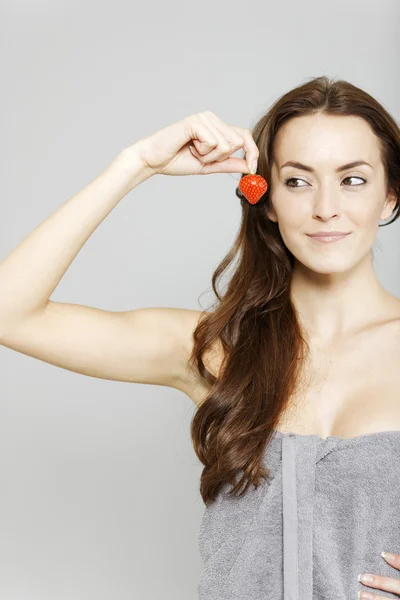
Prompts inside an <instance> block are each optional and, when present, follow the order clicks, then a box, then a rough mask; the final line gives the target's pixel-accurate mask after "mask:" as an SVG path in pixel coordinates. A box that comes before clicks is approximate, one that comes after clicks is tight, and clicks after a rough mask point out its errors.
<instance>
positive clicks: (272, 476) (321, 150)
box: [0, 77, 400, 600]
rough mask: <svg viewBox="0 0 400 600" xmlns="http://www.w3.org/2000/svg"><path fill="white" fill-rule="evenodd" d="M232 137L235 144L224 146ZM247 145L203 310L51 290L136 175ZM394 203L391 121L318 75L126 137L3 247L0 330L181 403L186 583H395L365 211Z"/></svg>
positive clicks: (389, 353)
mask: <svg viewBox="0 0 400 600" xmlns="http://www.w3.org/2000/svg"><path fill="white" fill-rule="evenodd" d="M240 148H243V149H244V151H245V159H241V158H237V157H232V156H231V155H232V154H233V153H234V152H236V151H237V150H239V149H240ZM254 159H255V160H256V161H257V160H258V173H259V174H260V175H262V176H263V177H264V178H265V179H266V180H267V182H268V189H267V192H266V193H265V195H264V197H263V198H262V201H260V202H259V203H258V204H256V205H254V206H252V205H249V203H247V201H246V200H245V199H244V198H243V197H242V207H243V213H242V222H241V227H240V232H239V234H238V237H237V239H236V240H235V243H234V245H233V248H232V250H231V251H230V252H229V253H228V255H227V256H226V257H225V258H224V260H223V261H222V262H221V264H220V265H219V266H218V268H217V269H216V271H215V273H214V274H213V278H212V281H213V288H214V291H215V293H216V295H217V302H216V304H215V306H214V307H213V310H212V311H209V312H205V311H203V312H201V311H195V310H185V309H170V308H148V309H140V310H133V311H124V312H108V311H104V310H100V309H97V308H92V307H86V306H79V305H70V304H62V303H58V302H53V301H51V300H50V299H49V298H50V296H51V294H52V293H53V291H54V289H55V288H56V286H57V285H58V283H59V281H60V279H61V278H62V276H63V275H64V273H65V271H66V270H67V268H68V266H69V265H70V264H71V262H72V261H73V259H74V258H75V256H76V254H77V253H78V252H79V250H80V249H81V248H82V246H83V245H84V243H85V242H86V241H87V239H88V238H89V236H90V235H91V234H92V233H93V231H94V230H95V229H96V228H97V226H98V225H99V224H100V223H101V222H102V221H103V219H104V218H105V217H106V216H107V215H108V214H109V213H110V211H111V210H112V209H113V208H114V207H115V206H116V205H117V204H118V202H119V201H120V200H121V199H122V198H123V197H124V196H125V195H126V194H127V193H128V192H130V191H131V190H133V189H134V188H135V187H136V186H137V185H139V184H140V183H142V182H143V181H145V180H146V179H148V178H150V177H151V176H152V175H155V174H164V175H193V174H201V175H202V174H212V173H233V172H240V173H242V175H244V174H247V173H248V172H249V170H250V169H251V163H252V162H253V160H254ZM236 193H237V195H238V196H241V194H240V192H239V190H237V192H236ZM399 206H400V131H399V127H398V125H397V124H396V122H395V120H394V119H393V118H392V117H391V116H390V115H389V114H388V113H387V111H386V110H385V109H384V107H383V106H382V105H381V104H379V103H378V102H377V100H375V99H374V98H372V97H371V96H370V95H369V94H367V93H366V92H364V91H363V90H360V89H359V88H357V87H355V86H353V85H352V84H350V83H348V82H346V81H334V80H329V79H328V78H327V77H319V78H316V79H313V80H311V81H309V82H307V83H305V84H303V85H301V86H299V87H297V88H295V89H293V90H291V91H290V92H288V93H287V94H285V95H284V96H283V97H282V98H280V99H279V100H278V101H277V102H276V103H275V104H274V105H273V106H272V107H271V108H270V110H269V111H268V113H267V114H266V115H265V116H263V117H262V118H261V119H260V120H259V121H258V123H257V124H256V126H255V127H254V129H253V131H252V132H250V131H249V130H248V129H242V128H239V127H236V126H228V125H226V124H225V123H224V122H222V121H221V120H220V119H219V118H218V117H217V116H216V115H215V114H214V113H213V112H210V111H206V112H204V113H200V114H197V115H191V116H189V117H186V118H185V119H183V120H182V121H180V122H178V123H174V124H173V125H171V126H169V127H167V128H165V129H163V130H161V131H158V132H156V133H155V134H153V135H152V136H149V137H147V138H144V139H142V140H139V141H138V142H136V143H135V144H133V145H132V146H130V147H128V148H126V149H124V150H123V151H122V152H121V153H120V154H119V155H118V156H117V157H116V159H115V160H114V161H113V162H112V163H111V164H110V165H109V167H108V168H107V169H106V170H105V171H104V172H103V173H101V174H100V175H99V176H98V177H97V178H96V179H95V180H94V181H93V182H91V183H90V184H89V185H88V186H86V187H85V188H84V189H83V190H82V191H81V192H79V193H78V194H77V195H76V196H75V197H73V198H72V199H70V200H69V201H68V202H66V203H65V204H64V205H63V206H62V207H61V208H60V209H58V210H57V211H56V212H55V213H54V214H53V215H51V216H50V217H49V218H47V219H46V220H45V221H44V222H43V223H41V225H40V226H39V227H37V228H36V229H35V230H34V231H33V232H32V233H30V235H28V236H27V238H26V239H25V240H24V241H23V242H22V243H21V244H20V245H19V246H18V247H17V248H16V249H15V250H14V251H13V252H12V253H11V254H10V255H9V256H8V257H7V258H6V259H5V260H4V261H3V262H2V263H1V265H0V285H1V289H2V294H1V301H0V302H1V305H0V316H1V338H0V340H1V343H2V344H3V345H4V346H6V347H9V348H12V349H14V350H16V351H19V352H23V353H24V354H28V355H29V356H33V357H36V358H38V359H40V360H44V361H46V362H48V363H51V364H54V365H56V366H59V367H62V368H65V369H69V370H72V371H76V372H79V373H82V374H86V375H90V376H92V377H100V378H104V379H113V380H118V381H131V382H136V383H150V384H155V385H166V386H171V387H174V388H177V389H180V390H182V391H184V392H185V393H186V394H187V395H188V396H189V397H190V398H191V399H192V400H193V401H194V402H195V404H196V405H197V406H198V410H197V411H196V414H195V415H194V418H193V422H192V429H191V432H192V438H193V443H194V447H195V450H196V453H197V455H198V457H199V459H200V460H201V462H202V463H203V465H204V469H203V473H202V477H201V485H200V491H201V494H202V498H203V500H204V502H205V504H206V510H205V513H204V516H203V520H202V523H201V529H200V535H199V543H200V550H201V554H202V557H203V560H204V571H203V573H202V576H201V579H200V581H199V584H198V593H199V597H200V598H201V599H202V600H206V599H207V600H217V599H218V600H223V599H226V600H227V599H230V600H233V599H234V598H235V599H239V598H240V600H260V599H261V598H271V600H272V599H273V600H278V598H282V597H283V598H284V599H285V600H295V599H296V600H303V599H304V600H311V599H315V598H317V599H319V600H322V599H324V600H325V599H326V600H328V599H329V600H333V598H334V599H335V600H344V599H347V598H352V597H355V596H356V593H357V592H359V591H361V590H364V591H370V592H376V595H375V596H373V597H374V598H380V597H400V579H399V573H398V569H400V556H399V555H400V510H399V501H398V500H399V491H398V490H399V485H400V405H399V399H398V390H399V387H400V372H399V368H398V361H399V357H400V300H399V299H398V298H397V297H395V296H393V295H392V294H390V293H388V292H387V291H386V290H385V289H384V288H383V287H382V286H381V285H380V284H379V282H378V280H377V278H376V275H375V273H374V269H373V264H372V259H373V254H372V245H373V243H374V240H375V236H376V232H377V228H378V226H379V221H380V220H386V219H388V218H390V219H391V221H390V222H393V221H394V220H395V219H397V218H398V216H399V214H400V213H399V210H400V208H399ZM332 232H339V233H340V234H341V235H340V236H339V237H336V238H334V239H333V238H332V237H325V238H321V237H318V235H320V234H332ZM316 234H317V237H313V236H315V235H316ZM236 257H238V259H239V260H238V263H237V265H236V266H235V269H234V272H233V274H232V276H231V278H230V280H229V283H228V286H227V289H226V291H225V292H224V294H220V293H219V292H218V291H217V287H216V282H217V280H218V279H219V278H220V277H221V275H222V274H223V273H224V272H225V271H226V269H227V268H228V267H229V266H230V265H231V263H232V262H233V261H234V259H235V258H236ZM230 488H232V489H230ZM239 491H240V493H237V492H239ZM382 550H391V551H392V552H395V553H397V554H396V555H395V559H394V560H390V559H387V561H386V562H385V561H384V560H383V558H382V557H381V552H382ZM361 572H368V573H372V574H373V575H374V580H373V582H369V583H368V584H365V585H363V584H361V582H360V581H359V580H358V574H359V573H361ZM373 588H376V589H375V590H374V589H373Z"/></svg>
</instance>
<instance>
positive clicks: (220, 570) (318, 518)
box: [197, 431, 400, 600]
mask: <svg viewBox="0 0 400 600" xmlns="http://www.w3.org/2000/svg"><path fill="white" fill-rule="evenodd" d="M263 461H264V462H265V464H266V465H267V466H268V467H269V468H270V469H271V473H272V477H271V478H270V479H269V480H266V481H265V480H262V483H261V484H260V485H259V487H258V489H257V490H256V489H254V487H253V486H250V488H249V489H248V491H247V493H246V495H245V496H244V497H242V498H235V497H231V496H229V495H228V492H229V490H230V489H231V486H230V485H229V484H225V485H223V486H222V487H221V490H220V492H219V494H218V496H217V499H216V501H215V502H214V503H212V504H210V505H209V506H208V507H206V508H205V511H204V514H203V518H202V521H201V525H200V531H199V534H198V542H199V549H200V555H201V557H202V560H203V567H204V568H203V572H202V574H201V577H200V579H199V581H198V584H197V592H198V598H199V600H356V598H357V592H358V591H359V590H365V591H370V592H372V593H375V594H377V595H380V596H382V597H385V598H386V597H387V598H398V597H399V596H398V595H397V594H393V593H390V592H385V591H382V590H376V589H375V588H372V587H369V586H368V585H366V584H362V583H360V582H359V581H358V575H359V573H373V574H377V575H384V576H389V577H394V578H399V579H400V571H398V570H397V569H395V568H394V567H391V566H390V565H389V563H387V562H386V561H385V559H384V558H383V557H382V556H381V552H382V551H383V550H385V551H387V552H393V553H395V554H400V431H383V432H378V433H371V434H366V435H361V436H358V437H354V438H342V437H338V436H331V437H328V438H326V439H322V438H320V437H319V436H317V435H302V434H292V433H281V432H279V431H275V433H274V436H273V438H272V439H271V442H270V444H269V445H268V446H267V447H266V449H265V452H264V455H263Z"/></svg>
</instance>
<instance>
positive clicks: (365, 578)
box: [358, 573, 374, 583]
mask: <svg viewBox="0 0 400 600" xmlns="http://www.w3.org/2000/svg"><path fill="white" fill-rule="evenodd" d="M373 580H374V578H373V577H372V575H369V574H368V573H366V574H365V575H363V574H361V573H360V575H359V576H358V581H362V583H372V581H373Z"/></svg>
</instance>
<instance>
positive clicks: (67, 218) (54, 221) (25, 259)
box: [0, 146, 151, 324]
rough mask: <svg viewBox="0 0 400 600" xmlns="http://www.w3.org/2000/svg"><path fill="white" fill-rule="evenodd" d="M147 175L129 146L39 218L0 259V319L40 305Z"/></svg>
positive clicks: (6, 319) (24, 313)
mask: <svg viewBox="0 0 400 600" xmlns="http://www.w3.org/2000/svg"><path fill="white" fill-rule="evenodd" d="M150 176H151V175H150V174H149V173H148V172H147V171H145V170H144V169H143V167H142V165H141V163H140V160H139V159H138V158H137V155H136V154H135V152H134V148H133V147H132V146H131V147H130V148H128V149H124V150H123V151H122V152H120V153H119V154H118V156H117V157H116V158H115V159H114V160H113V161H112V162H111V163H110V164H109V165H108V166H107V168H106V169H105V170H104V171H103V172H102V173H100V175H98V176H97V177H96V178H95V179H94V180H93V181H91V182H90V183H89V184H88V185H87V186H86V187H84V188H83V189H82V190H81V191H80V192H78V193H77V194H76V195H75V196H73V197H72V198H70V199H69V200H68V201H67V202H65V204H63V205H62V206H61V207H60V208H59V209H58V210H56V211H55V212H54V213H53V214H51V215H50V216H49V217H47V218H46V219H45V220H44V221H43V222H42V223H40V225H38V226H37V227H36V228H35V229H34V230H33V231H32V232H31V233H30V234H29V235H28V236H27V237H26V238H25V239H24V240H23V241H22V242H21V243H20V244H19V245H18V246H17V247H16V248H15V249H14V250H13V251H12V252H11V253H10V254H9V255H8V256H7V257H6V258H5V259H4V260H3V261H2V262H0V322H1V323H7V324H9V323H10V321H15V320H17V319H21V318H24V317H25V316H27V315H30V314H33V313H38V312H40V311H42V310H43V309H44V308H45V306H46V305H47V303H48V301H49V298H50V296H51V295H52V293H53V292H54V290H55V288H56V287H57V285H58V283H59V282H60V280H61V278H62V277H63V275H64V274H65V272H66V270H67V269H68V267H69V266H70V264H71V263H72V261H73V260H74V258H75V257H76V255H77V254H78V252H79V250H80V249H81V248H82V246H83V245H84V244H85V242H86V241H87V240H88V238H89V237H90V236H91V234H92V233H93V232H94V231H95V229H97V227H98V226H99V225H100V223H101V222H102V221H103V220H104V219H105V218H106V216H107V215H108V214H109V213H110V212H111V211H112V209H113V208H114V207H115V206H116V205H117V204H118V203H119V201H120V200H121V199H122V198H123V197H124V196H126V194H127V193H129V192H130V191H131V190H132V189H133V188H134V187H136V186H137V185H139V184H140V183H142V182H143V181H145V180H146V179H148V178H149V177H150Z"/></svg>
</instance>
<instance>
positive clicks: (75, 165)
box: [0, 0, 400, 600]
mask: <svg viewBox="0 0 400 600" xmlns="http://www.w3.org/2000/svg"><path fill="white" fill-rule="evenodd" d="M0 5H1V9H0V10H1V14H0V17H1V18H0V23H1V24H0V39H1V46H2V48H1V50H2V51H1V59H0V60H1V74H2V78H1V96H0V115H1V145H0V151H1V161H0V164H1V235H0V252H1V256H0V259H1V260H2V259H3V258H5V257H6V256H7V255H8V254H9V253H10V252H11V251H12V250H13V249H14V248H15V247H16V246H17V245H18V244H19V243H20V242H21V241H22V240H23V239H24V238H25V237H26V236H27V235H28V233H30V232H31V231H32V230H33V229H34V228H35V227H36V226H37V225H38V224H39V223H40V222H42V221H43V220H44V219H45V218H46V217H47V216H49V215H50V214H51V213H52V212H54V211H55V210H56V209H57V208H58V207H60V206H61V205H62V204H63V203H65V202H66V201H67V200H68V199H69V198H70V197H72V196H73V195H75V194H76V193H77V192H78V191H80V190H81V189H82V188H83V187H85V186H86V185H87V183H89V182H90V181H92V180H93V179H94V178H95V177H96V176H97V175H98V174H99V173H100V172H101V171H103V170H104V168H105V167H106V166H107V165H108V164H109V163H110V162H111V161H112V160H113V158H114V157H115V156H116V155H117V153H118V152H119V151H120V150H122V149H123V148H124V147H126V146H128V145H130V144H132V143H134V142H135V141H137V140H139V139H141V138H142V137H145V136H148V135H150V134H151V133H154V132H155V131H157V130H159V129H161V128H163V127H166V126H167V125H169V124H171V123H173V122H175V121H178V120H180V119H183V118H184V117H185V116H187V115H189V114H193V113H195V112H201V111H204V110H212V111H213V112H215V113H216V114H217V115H218V116H219V117H220V118H221V119H222V120H223V121H225V122H226V123H227V124H232V125H237V126H240V127H249V128H251V127H252V126H253V125H254V124H255V122H256V121H257V120H258V119H259V117H260V116H261V115H262V114H263V113H264V112H265V111H267V110H268V108H269V106H270V105H271V104H272V103H273V102H274V101H275V100H276V99H277V98H278V97H279V96H281V95H282V94H284V93H285V92H287V91H288V90H289V89H291V88H293V87H295V86H297V85H299V84H301V83H303V82H305V80H306V79H307V78H310V77H316V76H320V75H328V76H329V77H339V78H342V79H347V80H348V81H350V82H351V83H354V84H355V85H357V86H359V87H361V88H363V89H365V90H366V91H368V92H369V93H370V94H372V95H373V96H375V97H376V98H377V99H378V100H379V101H380V102H381V103H383V105H384V106H385V107H386V108H387V109H388V110H389V111H390V112H391V113H392V115H393V116H394V117H395V118H396V119H397V120H399V117H400V94H399V92H400V83H399V55H400V49H399V35H398V32H399V29H400V3H399V0H375V1H372V2H371V1H370V2H365V0H345V1H344V0H339V1H338V0H337V1H336V2H335V3H332V2H329V3H322V2H318V1H316V0H315V1H303V2H295V1H291V2H266V1H265V0H263V1H257V2H250V3H248V4H246V3H244V2H243V1H242V2H237V1H232V0H230V1H229V2H215V1H214V2H209V1H208V0H206V1H202V2H183V1H181V2H178V1H175V0H172V1H170V2H166V3H163V2H161V1H159V2H126V1H123V0H114V1H113V2H104V1H97V2H94V1H87V0H80V1H79V2H77V1H71V0H70V1H69V2H65V1H64V2H61V1H57V0H53V1H51V2H50V1H49V0H47V1H38V2H35V1H34V0H30V1H26V0H25V1H6V0H2V1H1V3H0ZM237 155H238V156H242V153H240V152H239V153H238V154H237ZM238 179H239V175H237V176H236V175H235V176H232V175H228V174H218V175H208V176H191V177H168V176H155V177H153V178H151V179H150V180H147V181H146V182H144V183H143V184H142V185H141V186H139V187H137V188H136V189H134V190H133V191H132V192H131V193H130V194H128V195H127V196H125V198H123V199H122V200H121V202H120V203H119V204H118V206H117V207H116V208H115V209H114V210H113V211H112V213H111V214H110V215H109V216H108V217H107V219H106V220H105V221H104V222H103V223H102V224H101V225H100V226H99V227H98V229H97V230H96V231H95V232H94V234H93V235H92V236H91V237H90V239H89V240H88V241H87V243H86V244H85V245H84V247H83V248H82V250H81V252H80V253H79V254H78V256H77V257H76V259H75V260H74V261H73V263H72V264H71V266H70V268H69V269H68V271H67V272H66V274H65V276H64V277H63V279H62V281H61V282H60V284H59V285H58V287H57V289H56V290H55V292H54V294H53V295H52V297H51V298H52V299H53V300H56V301H60V302H73V303H79V304H86V305H91V306H95V307H99V308H103V309H109V310H128V309H134V308H140V307H149V306H171V307H172V306H176V307H187V308H194V309H206V308H208V307H209V305H210V302H212V301H213V300H214V295H213V294H212V293H211V275H212V272H213V271H214V269H215V268H216V266H217V265H218V263H219V262H220V260H221V259H222V257H223V256H224V255H225V253H226V252H227V250H228V249H229V248H230V246H231V244H232V242H233V239H234V236H235V235H236V232H237V229H238V226H239V222H240V216H241V207H240V202H239V200H238V198H237V197H236V196H235V188H236V186H237V183H238ZM399 233H400V222H399V221H397V222H395V223H394V224H393V225H389V226H388V227H387V228H383V229H380V230H379V232H378V239H377V243H376V245H375V246H374V252H375V256H376V259H375V266H376V270H377V273H378V277H379V279H380V281H381V283H382V284H383V285H384V286H385V287H386V288H387V289H388V290H389V291H390V292H392V293H393V294H395V295H397V296H399V297H400V276H399V266H400V265H399V262H400V243H399ZM0 369H1V372H0V375H1V379H0V381H1V396H0V482H1V483H0V485H1V488H0V600H55V599H57V600H72V599H73V600H114V599H118V600H136V599H137V600H195V598H196V597H197V592H196V585H197V581H198V578H199V577H200V574H201V569H202V564H201V559H200V555H199V551H198V546H197V535H198V528H199V524H200V519H201V516H202V514H203V510H204V504H203V502H202V499H201V496H200V493H199V479H200V474H201V470H202V465H201V463H200V462H199V460H198V459H197V457H196V455H195V452H194V450H193V447H192V444H191V439H190V432H189V426H190V421H191V418H192V416H193V414H194V411H195V406H194V404H193V402H192V401H191V400H190V399H189V398H188V397H187V396H185V395H184V394H183V393H181V392H179V391H177V390H173V389H170V388H165V387H162V386H148V385H143V384H136V385H135V384H127V383H121V382H114V381H107V380H101V379H96V378H90V377H85V376H83V375H80V374H76V373H73V372H69V371H67V370H63V369H60V368H57V367H54V366H52V365H49V364H46V363H44V362H41V361H39V360H36V359H34V358H31V357H28V356H25V355H23V354H20V353H17V352H15V351H12V350H10V349H8V348H5V347H2V346H0Z"/></svg>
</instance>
